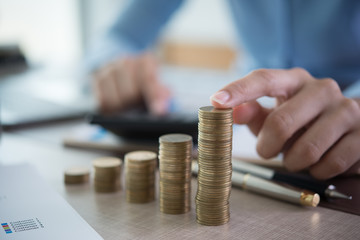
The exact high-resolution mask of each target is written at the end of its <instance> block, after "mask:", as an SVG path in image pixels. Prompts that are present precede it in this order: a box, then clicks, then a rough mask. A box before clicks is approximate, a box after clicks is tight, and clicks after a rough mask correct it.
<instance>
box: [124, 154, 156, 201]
mask: <svg viewBox="0 0 360 240" xmlns="http://www.w3.org/2000/svg"><path fill="white" fill-rule="evenodd" d="M156 163H157V154H156V153H154V152H150V151H134V152H129V153H127V154H126V155H125V174H126V175H125V179H126V182H125V186H126V200H127V201H128V202H131V203H146V202H150V201H153V200H154V199H155V170H156Z"/></svg>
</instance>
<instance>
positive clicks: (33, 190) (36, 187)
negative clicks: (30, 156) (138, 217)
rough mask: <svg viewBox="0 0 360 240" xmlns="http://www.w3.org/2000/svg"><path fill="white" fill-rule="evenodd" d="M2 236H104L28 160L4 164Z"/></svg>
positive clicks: (1, 173)
mask: <svg viewBox="0 0 360 240" xmlns="http://www.w3.org/2000/svg"><path fill="white" fill-rule="evenodd" d="M0 182H1V185H0V186H1V187H0V224H1V225H0V239H2V240H3V239H16V240H22V239H24V240H25V239H26V240H32V239H36V240H42V239H44V240H45V239H46V240H49V239H52V240H55V239H59V240H60V239H61V240H63V239H87V240H91V239H103V238H102V237H101V236H100V235H99V234H98V233H97V232H96V231H95V230H94V229H93V228H92V227H91V226H90V225H89V224H88V223H87V222H86V221H85V220H84V219H83V218H82V217H81V216H80V215H79V214H78V213H77V212H76V211H75V210H74V209H73V208H72V207H71V206H70V205H69V204H68V203H67V202H66V201H65V200H64V199H63V198H62V197H61V196H60V195H59V194H58V193H57V192H55V191H54V190H53V189H52V188H50V186H49V185H48V184H47V183H46V182H45V181H44V180H43V179H42V178H41V177H40V176H39V174H38V173H37V171H36V169H35V168H34V167H33V166H31V165H28V164H22V165H11V166H2V165H0Z"/></svg>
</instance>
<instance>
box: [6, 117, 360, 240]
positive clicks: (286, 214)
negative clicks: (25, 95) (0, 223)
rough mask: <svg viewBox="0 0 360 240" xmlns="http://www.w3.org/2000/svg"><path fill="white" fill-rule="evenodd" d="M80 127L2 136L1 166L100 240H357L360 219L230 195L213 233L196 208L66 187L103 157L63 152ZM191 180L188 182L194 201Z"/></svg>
mask: <svg viewBox="0 0 360 240" xmlns="http://www.w3.org/2000/svg"><path fill="white" fill-rule="evenodd" d="M78 123H79V122H77V121H74V122H67V123H62V124H56V125H48V126H44V127H41V128H34V129H29V130H21V131H20V130H19V131H15V132H5V133H4V134H3V136H2V142H1V148H0V159H1V163H3V164H11V163H18V162H29V163H31V164H33V165H35V166H36V168H37V169H38V171H39V172H40V174H41V175H42V176H43V177H44V178H45V180H46V181H48V182H49V183H50V185H51V186H53V187H54V189H55V190H56V191H57V192H59V193H60V194H61V195H62V196H63V197H64V198H65V199H66V200H67V201H68V202H69V203H70V205H72V207H73V208H74V209H75V210H76V211H77V212H78V213H79V214H80V215H81V216H82V217H83V218H84V219H85V220H86V221H87V222H88V223H89V224H90V225H91V226H92V227H93V228H94V229H95V230H96V231H97V232H98V233H99V234H100V235H101V236H102V237H103V238H104V239H164V240H165V239H166V240H167V239H351V240H352V239H359V236H360V217H359V216H356V215H352V214H348V213H343V212H339V211H334V210H330V209H326V208H321V207H317V208H307V207H299V206H295V205H292V204H288V203H285V202H280V201H277V200H272V199H269V198H266V197H262V196H259V195H255V194H252V193H248V192H245V191H242V190H239V189H236V188H233V189H232V192H231V198H230V209H231V210H230V211H231V219H230V222H229V223H228V224H225V225H222V226H216V227H207V226H202V225H199V224H197V223H196V215H195V203H194V201H193V202H192V210H191V211H190V212H189V213H186V214H182V215H167V214H162V213H161V212H160V210H159V202H158V200H156V201H154V202H151V203H148V204H130V203H127V202H126V198H125V194H124V191H120V192H117V193H111V194H99V193H95V192H94V190H93V188H92V184H91V182H90V183H89V184H85V185H78V186H66V185H64V184H63V171H64V169H66V168H67V167H69V166H73V165H88V166H91V162H92V160H93V159H95V158H97V157H100V156H104V155H106V154H105V153H101V152H89V151H84V150H78V149H70V148H65V147H63V146H62V145H61V139H62V137H63V136H64V134H65V133H66V131H67V130H69V129H70V127H73V126H74V125H76V124H78ZM196 189H197V186H196V180H195V179H193V181H192V194H193V199H194V197H195V194H196Z"/></svg>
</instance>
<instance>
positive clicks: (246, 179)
mask: <svg viewBox="0 0 360 240" xmlns="http://www.w3.org/2000/svg"><path fill="white" fill-rule="evenodd" d="M192 171H193V173H196V174H197V172H198V164H197V163H196V162H193V163H192ZM231 181H232V184H233V185H234V186H237V187H241V188H243V189H245V190H249V191H252V192H255V193H259V194H262V195H266V196H269V197H273V198H276V199H280V200H284V201H287V202H291V203H295V204H300V205H303V206H311V207H316V206H317V205H318V204H319V202H320V196H319V195H318V194H317V193H312V192H309V191H297V190H294V189H290V188H288V187H284V186H281V185H279V184H276V183H274V182H272V181H269V180H266V179H263V178H259V177H256V176H253V175H251V174H249V173H247V174H243V173H240V172H234V171H233V173H232V179H231Z"/></svg>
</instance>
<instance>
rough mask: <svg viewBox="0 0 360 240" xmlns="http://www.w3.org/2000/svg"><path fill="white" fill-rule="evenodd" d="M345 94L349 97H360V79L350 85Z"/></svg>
mask: <svg viewBox="0 0 360 240" xmlns="http://www.w3.org/2000/svg"><path fill="white" fill-rule="evenodd" d="M343 94H344V96H345V97H348V98H360V79H359V80H358V81H356V82H355V83H353V84H352V85H350V86H349V87H348V88H347V89H346V90H345V91H344V92H343Z"/></svg>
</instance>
